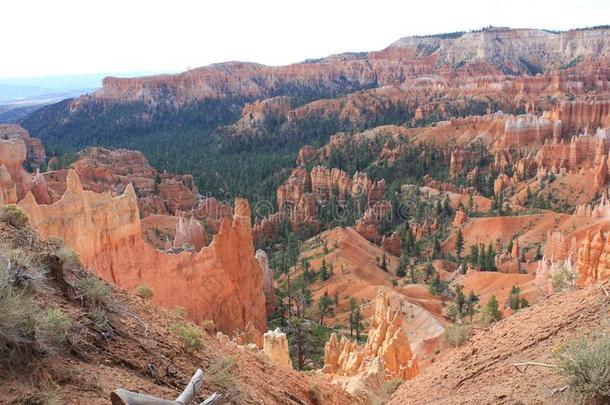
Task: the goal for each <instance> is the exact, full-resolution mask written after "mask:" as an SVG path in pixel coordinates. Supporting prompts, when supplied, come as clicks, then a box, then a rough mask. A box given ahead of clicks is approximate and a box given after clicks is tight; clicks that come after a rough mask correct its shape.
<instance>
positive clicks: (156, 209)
mask: <svg viewBox="0 0 610 405" xmlns="http://www.w3.org/2000/svg"><path fill="white" fill-rule="evenodd" d="M73 167H74V170H76V173H77V174H78V176H79V178H80V179H81V182H82V184H83V187H84V189H85V190H91V191H94V192H96V193H102V192H105V191H110V192H111V193H113V194H115V195H119V194H121V193H122V192H123V191H124V190H125V187H127V185H128V184H131V183H133V184H134V186H135V190H136V195H137V196H138V206H139V208H140V212H141V213H142V216H143V217H146V216H149V215H151V214H171V215H176V214H178V213H180V212H185V211H187V212H189V213H190V211H191V210H192V209H193V208H194V204H195V199H196V195H197V187H196V186H195V182H194V180H193V176H191V175H175V174H170V173H167V172H164V173H157V171H156V170H155V169H154V168H153V167H152V166H151V165H150V164H149V163H148V160H146V158H145V157H144V155H143V154H142V153H141V152H138V151H132V150H127V149H113V150H109V149H105V148H99V147H94V148H88V149H86V150H84V151H82V152H81V153H80V158H79V160H78V161H76V162H75V163H74V165H73ZM50 176H51V174H50V173H47V174H46V177H47V179H48V178H49V177H50ZM59 176H60V177H61V174H60V175H59ZM54 183H56V184H55V185H54V186H53V189H54V191H55V194H56V195H57V196H58V197H57V198H59V196H61V195H62V194H63V192H64V191H65V185H64V184H62V183H61V182H54Z"/></svg>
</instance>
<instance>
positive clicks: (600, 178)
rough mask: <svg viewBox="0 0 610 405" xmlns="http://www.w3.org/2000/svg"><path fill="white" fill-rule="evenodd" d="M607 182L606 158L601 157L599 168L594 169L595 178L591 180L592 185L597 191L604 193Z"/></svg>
mask: <svg viewBox="0 0 610 405" xmlns="http://www.w3.org/2000/svg"><path fill="white" fill-rule="evenodd" d="M607 182H608V157H607V156H602V159H601V162H600V164H599V166H598V167H596V168H595V177H594V178H593V185H594V187H595V188H596V189H597V190H598V191H604V190H605V189H606V183H607Z"/></svg>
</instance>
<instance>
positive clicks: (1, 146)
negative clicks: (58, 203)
mask: <svg viewBox="0 0 610 405" xmlns="http://www.w3.org/2000/svg"><path fill="white" fill-rule="evenodd" d="M26 158H27V148H26V145H25V142H24V141H23V139H21V138H17V137H13V138H9V139H6V140H2V139H0V167H5V168H6V172H7V173H8V177H10V179H11V180H12V182H11V181H9V180H8V177H7V174H6V173H4V174H3V180H2V186H3V187H4V188H3V189H2V190H1V193H2V194H3V195H4V198H6V199H7V201H10V202H12V203H15V202H17V201H18V200H20V199H21V198H23V196H25V194H26V193H27V192H29V191H31V192H32V193H33V194H34V197H35V198H36V200H37V201H38V202H40V203H41V204H47V203H49V202H50V197H49V194H48V193H47V186H46V183H45V179H44V177H43V176H42V175H40V174H39V173H35V174H29V173H27V172H26V171H25V170H24V169H23V163H24V162H25V161H26ZM13 186H14V187H15V191H14V192H15V194H16V196H17V198H16V199H15V200H13V198H12V195H13Z"/></svg>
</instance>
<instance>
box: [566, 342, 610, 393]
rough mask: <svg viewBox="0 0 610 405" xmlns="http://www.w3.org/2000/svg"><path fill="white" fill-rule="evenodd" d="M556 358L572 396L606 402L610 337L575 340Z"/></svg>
mask: <svg viewBox="0 0 610 405" xmlns="http://www.w3.org/2000/svg"><path fill="white" fill-rule="evenodd" d="M559 357H560V362H559V367H560V370H561V373H562V374H563V375H564V376H565V378H566V380H567V381H566V382H567V384H568V386H569V387H570V391H571V392H572V393H573V394H574V395H576V396H577V397H579V398H580V399H582V400H583V401H593V402H592V403H595V402H597V403H609V402H610V336H608V335H607V334H603V335H595V336H591V337H588V338H583V339H579V340H577V341H575V342H572V343H571V344H569V345H568V346H567V347H566V348H565V349H564V350H563V351H562V352H561V353H560V356H559Z"/></svg>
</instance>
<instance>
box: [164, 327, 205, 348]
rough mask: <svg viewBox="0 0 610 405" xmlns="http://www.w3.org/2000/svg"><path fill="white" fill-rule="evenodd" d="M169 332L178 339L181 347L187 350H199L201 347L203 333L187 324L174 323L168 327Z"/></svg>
mask: <svg viewBox="0 0 610 405" xmlns="http://www.w3.org/2000/svg"><path fill="white" fill-rule="evenodd" d="M170 331H171V332H172V333H173V334H174V335H176V336H177V337H178V339H179V340H180V343H182V346H184V348H185V349H187V350H199V349H201V347H202V339H203V333H202V332H201V330H200V329H199V328H198V327H197V326H195V325H193V324H192V323H189V322H179V323H175V324H173V325H172V326H171V327H170Z"/></svg>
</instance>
